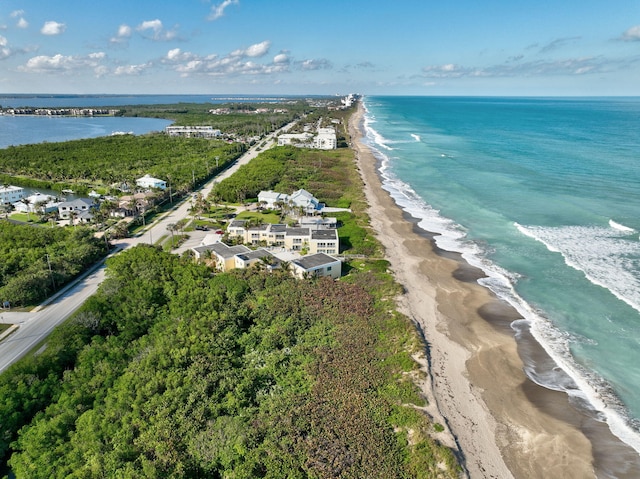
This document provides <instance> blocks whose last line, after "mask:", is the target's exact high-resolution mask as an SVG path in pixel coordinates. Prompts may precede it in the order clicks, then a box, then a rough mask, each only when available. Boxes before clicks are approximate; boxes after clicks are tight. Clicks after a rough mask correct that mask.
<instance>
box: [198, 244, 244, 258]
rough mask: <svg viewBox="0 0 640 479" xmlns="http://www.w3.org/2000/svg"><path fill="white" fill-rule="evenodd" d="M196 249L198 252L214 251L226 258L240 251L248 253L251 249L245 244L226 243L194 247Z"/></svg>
mask: <svg viewBox="0 0 640 479" xmlns="http://www.w3.org/2000/svg"><path fill="white" fill-rule="evenodd" d="M193 250H194V251H196V252H198V253H204V252H205V251H213V252H214V253H215V254H217V255H218V256H221V257H222V258H224V259H227V258H233V257H234V256H235V255H237V254H240V253H246V252H248V251H251V250H250V249H249V248H247V247H246V246H244V245H237V246H227V245H226V244H224V243H213V244H209V245H206V246H196V247H195V248H193Z"/></svg>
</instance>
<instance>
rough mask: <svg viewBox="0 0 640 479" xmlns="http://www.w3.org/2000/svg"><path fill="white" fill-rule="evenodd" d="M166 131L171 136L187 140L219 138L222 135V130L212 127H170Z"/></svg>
mask: <svg viewBox="0 0 640 479" xmlns="http://www.w3.org/2000/svg"><path fill="white" fill-rule="evenodd" d="M164 130H165V132H166V133H167V135H169V136H182V137H185V138H217V137H219V136H220V135H222V132H221V131H220V130H217V129H214V128H213V127H212V126H168V127H166V128H165V129H164Z"/></svg>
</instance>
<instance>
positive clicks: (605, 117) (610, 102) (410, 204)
mask: <svg viewBox="0 0 640 479" xmlns="http://www.w3.org/2000/svg"><path fill="white" fill-rule="evenodd" d="M365 106H366V108H367V115H366V120H365V124H366V126H367V139H368V141H369V143H370V145H371V146H373V147H374V149H375V150H376V151H377V153H378V156H379V158H380V159H381V160H382V162H381V173H382V176H383V182H384V187H385V189H387V190H388V191H389V192H390V193H391V194H392V196H393V197H394V198H395V199H396V201H397V202H398V203H399V204H400V206H402V207H403V208H404V209H405V210H406V211H408V212H409V213H411V214H412V215H413V216H414V217H416V218H419V219H420V226H421V227H422V228H424V229H425V230H428V231H432V232H435V233H440V236H438V237H437V239H436V241H437V243H438V245H439V246H440V247H442V248H444V249H447V250H451V251H459V252H461V253H463V256H464V257H465V259H466V260H467V261H469V262H470V263H471V264H474V265H476V266H480V267H482V268H483V269H484V270H485V272H487V274H488V275H489V277H488V278H486V279H484V280H481V281H482V283H483V284H485V285H486V286H488V287H489V288H491V289H492V290H493V291H494V292H496V294H498V295H499V296H500V297H502V298H504V299H505V300H507V301H509V302H510V303H511V304H513V305H514V306H515V307H516V308H517V309H518V311H519V312H520V313H521V314H522V315H523V317H524V318H525V319H524V320H521V321H518V322H516V323H514V325H513V327H514V330H516V331H518V330H519V329H520V328H521V327H523V325H525V324H526V326H527V328H530V329H531V332H532V333H533V335H534V336H535V338H536V339H537V340H538V341H539V342H540V343H541V344H542V345H543V346H544V348H545V350H546V351H547V352H548V353H549V354H550V355H551V356H552V357H553V358H554V359H555V360H556V362H557V363H558V364H559V365H560V366H561V367H562V368H563V369H564V370H565V371H567V372H568V373H569V374H570V376H571V377H572V378H573V381H574V382H573V384H571V385H570V386H569V387H567V384H566V383H565V382H563V381H562V380H561V379H560V377H559V376H558V375H556V374H554V373H553V371H551V372H546V373H540V374H538V373H537V372H536V368H535V365H529V366H528V368H527V372H528V373H529V375H530V377H531V378H532V379H533V380H535V381H536V382H538V383H539V384H542V385H545V386H547V387H551V388H554V389H560V390H566V391H567V392H568V393H569V394H570V395H571V396H572V397H573V398H574V399H576V400H577V401H579V402H584V401H587V402H588V403H590V404H591V406H592V407H593V408H595V409H597V410H599V411H601V417H602V418H604V419H606V420H607V421H608V422H609V424H610V425H611V428H612V430H613V431H614V432H615V433H616V434H617V435H618V436H619V437H621V438H622V439H623V440H625V441H626V442H627V443H629V444H631V445H632V446H634V447H635V448H636V450H638V451H640V435H639V434H638V431H640V420H639V419H640V240H639V234H640V233H639V230H640V135H639V132H640V98H602V99H600V98H589V99H527V98H427V97H367V98H365Z"/></svg>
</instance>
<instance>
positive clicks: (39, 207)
mask: <svg viewBox="0 0 640 479" xmlns="http://www.w3.org/2000/svg"><path fill="white" fill-rule="evenodd" d="M57 208H58V203H57V202H56V198H55V196H51V195H43V194H42V193H34V194H33V195H31V196H27V197H26V198H22V199H21V200H19V201H16V202H15V203H13V209H15V210H16V211H21V212H22V213H49V212H50V211H55V210H56V209H57Z"/></svg>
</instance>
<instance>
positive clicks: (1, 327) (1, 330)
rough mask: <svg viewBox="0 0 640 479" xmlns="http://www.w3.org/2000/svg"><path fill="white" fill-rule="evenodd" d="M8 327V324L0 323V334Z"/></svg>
mask: <svg viewBox="0 0 640 479" xmlns="http://www.w3.org/2000/svg"><path fill="white" fill-rule="evenodd" d="M10 327H11V325H10V324H4V323H0V334H2V333H4V332H5V331H6V330H7V329H9V328H10Z"/></svg>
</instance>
